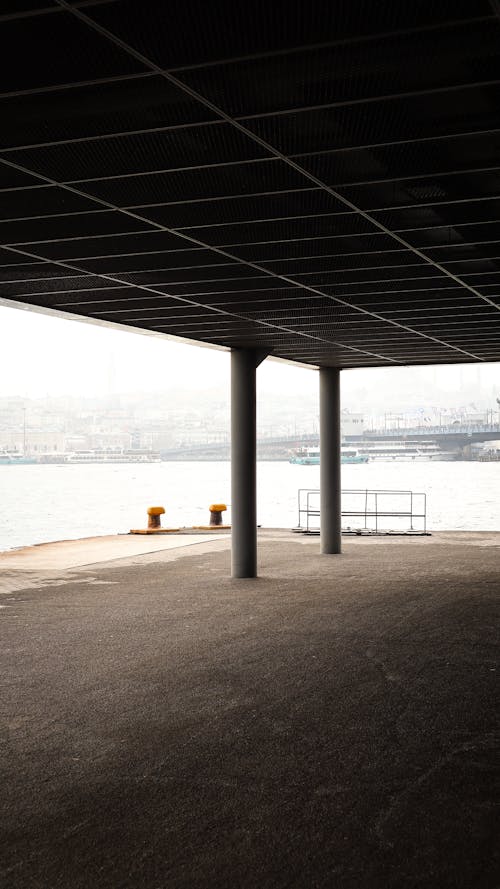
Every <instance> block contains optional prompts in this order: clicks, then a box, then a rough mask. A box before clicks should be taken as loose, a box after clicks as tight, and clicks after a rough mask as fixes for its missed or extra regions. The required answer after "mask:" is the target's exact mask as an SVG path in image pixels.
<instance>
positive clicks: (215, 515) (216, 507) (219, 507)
mask: <svg viewBox="0 0 500 889" xmlns="http://www.w3.org/2000/svg"><path fill="white" fill-rule="evenodd" d="M208 508H209V510H210V524H211V525H222V513H223V512H225V511H226V509H227V506H226V504H225V503H212V506H209V507H208Z"/></svg>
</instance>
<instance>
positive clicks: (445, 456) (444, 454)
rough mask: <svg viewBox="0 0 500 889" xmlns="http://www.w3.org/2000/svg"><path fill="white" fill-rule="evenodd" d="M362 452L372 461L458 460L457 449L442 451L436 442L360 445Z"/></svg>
mask: <svg viewBox="0 0 500 889" xmlns="http://www.w3.org/2000/svg"><path fill="white" fill-rule="evenodd" d="M358 450H359V452H360V454H363V455H364V456H366V457H367V458H368V459H369V461H370V463H392V461H397V462H399V463H412V462H414V463H429V462H436V461H443V460H445V461H450V460H456V458H457V455H456V453H455V451H442V450H441V448H440V447H439V445H437V444H435V442H430V441H428V442H420V441H419V442H416V441H405V442H380V443H376V442H373V443H370V444H363V445H359V447H358Z"/></svg>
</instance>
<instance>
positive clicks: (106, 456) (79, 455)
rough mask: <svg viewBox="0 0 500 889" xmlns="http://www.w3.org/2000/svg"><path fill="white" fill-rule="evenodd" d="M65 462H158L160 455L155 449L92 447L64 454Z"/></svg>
mask: <svg viewBox="0 0 500 889" xmlns="http://www.w3.org/2000/svg"><path fill="white" fill-rule="evenodd" d="M64 458H65V459H64V463H65V464H73V463H80V464H82V463H83V464H88V463H107V464H110V463H111V464H118V463H160V462H161V457H160V455H159V453H157V452H156V451H140V450H133V449H131V450H122V449H117V450H114V451H108V450H104V449H98V448H96V449H94V450H90V451H74V452H73V453H70V454H65V455H64Z"/></svg>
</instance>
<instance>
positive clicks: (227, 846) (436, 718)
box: [0, 534, 500, 889]
mask: <svg viewBox="0 0 500 889" xmlns="http://www.w3.org/2000/svg"><path fill="white" fill-rule="evenodd" d="M472 537H473V539H472ZM472 537H471V536H469V537H468V536H467V535H464V536H463V537H462V538H461V537H460V535H458V536H457V535H455V536H454V537H452V538H451V539H447V538H446V535H443V536H442V538H439V537H437V538H433V539H429V541H428V543H427V541H422V540H408V541H404V542H400V541H398V540H391V541H390V542H388V543H384V542H383V541H374V542H371V541H357V540H354V541H349V542H347V543H346V544H345V552H344V553H343V555H342V556H320V555H319V553H318V543H317V540H304V539H302V538H297V537H294V538H292V537H291V535H285V534H284V535H282V536H281V537H280V536H279V535H275V537H274V538H273V535H272V534H271V535H268V536H267V537H266V536H265V535H263V537H262V540H261V543H260V572H261V576H260V577H259V578H258V579H257V580H238V581H235V580H231V579H230V578H229V577H228V571H229V552H228V550H227V547H226V548H224V546H223V545H222V542H221V541H219V542H218V543H217V544H216V545H215V547H214V549H212V550H211V549H210V546H209V544H205V545H204V546H203V547H202V548H201V550H199V549H198V548H197V547H196V546H193V547H188V548H187V549H186V550H185V551H184V553H183V556H182V558H179V559H177V560H172V558H171V556H169V557H168V559H167V560H165V561H162V560H161V555H160V554H152V555H150V556H147V557H146V556H145V557H143V558H142V560H141V558H137V559H136V560H135V561H134V560H132V561H128V562H122V561H116V562H113V563H107V564H106V563H105V564H100V565H97V566H90V567H86V568H80V569H79V570H78V571H75V572H72V573H67V574H62V575H60V576H59V577H57V578H55V577H51V578H49V579H48V580H47V581H46V582H45V583H42V582H41V581H40V583H38V584H37V583H36V582H35V581H33V580H32V583H31V584H30V586H29V587H27V588H26V589H24V590H22V589H21V590H19V589H18V590H17V591H15V590H14V591H12V592H11V593H10V594H8V595H5V596H4V597H2V598H1V600H0V601H1V604H2V607H1V609H0V623H1V636H2V645H1V652H0V658H1V669H0V682H1V698H2V705H1V707H2V726H3V728H2V746H1V760H0V762H1V776H0V781H1V783H0V788H1V789H0V809H1V822H0V824H1V844H0V882H1V885H2V886H5V887H6V889H7V887H8V889H32V887H37V889H56V887H64V889H66V887H67V889H80V887H82V889H84V887H85V889H93V887H98V889H100V887H103V889H104V887H106V889H107V887H109V889H122V887H123V889H129V887H130V889H132V887H134V889H135V887H147V889H180V887H183V889H184V887H185V889H188V887H189V889H205V887H222V889H235V887H259V889H267V887H280V889H281V887H283V889H285V887H287V889H288V887H294V889H295V887H296V889H309V887H311V889H312V887H335V889H337V887H338V889H378V887H380V889H407V887H408V889H410V887H411V889H417V887H418V889H420V887H422V889H424V887H425V889H434V887H436V889H462V887H463V889H498V886H500V868H499V860H498V854H497V850H498V846H497V845H496V839H497V837H498V833H497V830H496V827H495V797H496V794H495V784H494V779H495V765H496V763H498V747H496V742H497V741H498V722H497V721H496V720H495V706H494V705H495V693H496V688H497V684H498V683H497V679H498V666H497V661H496V654H497V648H496V642H497V631H496V626H497V625H498V623H497V619H496V617H495V612H497V603H498V594H499V590H500V535H489V538H488V541H489V542H486V543H484V542H483V543H481V536H480V535H473V536H472ZM221 547H222V548H221ZM495 750H496V751H497V755H495ZM497 774H498V773H497Z"/></svg>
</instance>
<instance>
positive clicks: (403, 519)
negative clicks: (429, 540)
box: [297, 488, 427, 534]
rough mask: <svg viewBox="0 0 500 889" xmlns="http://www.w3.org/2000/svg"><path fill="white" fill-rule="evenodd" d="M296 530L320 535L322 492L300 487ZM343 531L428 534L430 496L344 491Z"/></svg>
mask: <svg viewBox="0 0 500 889" xmlns="http://www.w3.org/2000/svg"><path fill="white" fill-rule="evenodd" d="M298 506H299V521H298V526H297V530H301V531H304V532H306V533H316V534H317V533H318V532H319V529H320V519H321V516H320V492H319V490H317V489H313V488H299V491H298ZM342 530H343V531H350V532H352V533H363V532H366V533H381V534H383V533H389V532H392V533H400V534H404V533H411V532H413V533H420V534H426V533H427V496H426V494H424V493H422V492H420V491H385V490H370V489H368V488H362V489H359V490H346V491H344V490H343V491H342Z"/></svg>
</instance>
